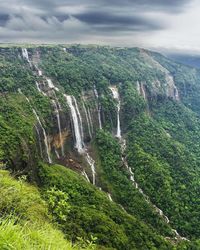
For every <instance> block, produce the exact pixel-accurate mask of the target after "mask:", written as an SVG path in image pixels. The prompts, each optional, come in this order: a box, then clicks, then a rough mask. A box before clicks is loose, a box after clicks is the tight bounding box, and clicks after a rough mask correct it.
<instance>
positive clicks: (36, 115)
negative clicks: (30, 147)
mask: <svg viewBox="0 0 200 250" xmlns="http://www.w3.org/2000/svg"><path fill="white" fill-rule="evenodd" d="M18 91H19V93H20V94H22V95H24V94H23V93H22V91H21V89H18ZM24 96H25V95H24ZM25 98H26V100H27V102H28V103H29V105H30V106H31V104H30V100H29V99H28V97H26V96H25ZM31 108H32V111H33V114H34V115H35V117H36V119H37V122H38V124H39V125H40V128H41V130H42V133H43V137H44V145H45V149H46V154H47V158H48V162H49V163H52V160H51V156H50V150H49V145H48V139H47V135H46V131H45V129H44V127H43V126H42V123H41V121H40V118H39V116H38V114H37V112H36V110H35V109H34V108H33V107H32V106H31ZM38 132H39V131H38Z"/></svg>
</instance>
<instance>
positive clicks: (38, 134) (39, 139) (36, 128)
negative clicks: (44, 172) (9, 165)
mask: <svg viewBox="0 0 200 250" xmlns="http://www.w3.org/2000/svg"><path fill="white" fill-rule="evenodd" d="M35 130H36V132H37V136H38V142H39V147H40V156H41V158H43V154H42V144H41V137H40V132H39V129H38V127H37V126H35Z"/></svg>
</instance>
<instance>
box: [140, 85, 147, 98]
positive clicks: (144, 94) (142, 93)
mask: <svg viewBox="0 0 200 250" xmlns="http://www.w3.org/2000/svg"><path fill="white" fill-rule="evenodd" d="M140 90H141V95H142V96H143V97H144V99H145V100H146V99H147V97H146V92H145V89H144V84H143V83H141V84H140Z"/></svg>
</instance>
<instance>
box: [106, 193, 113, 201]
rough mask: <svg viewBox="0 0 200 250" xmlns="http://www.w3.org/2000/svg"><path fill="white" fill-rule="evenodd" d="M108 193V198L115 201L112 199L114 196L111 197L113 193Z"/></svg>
mask: <svg viewBox="0 0 200 250" xmlns="http://www.w3.org/2000/svg"><path fill="white" fill-rule="evenodd" d="M107 195H108V199H109V200H110V201H113V199H112V197H111V194H110V193H107Z"/></svg>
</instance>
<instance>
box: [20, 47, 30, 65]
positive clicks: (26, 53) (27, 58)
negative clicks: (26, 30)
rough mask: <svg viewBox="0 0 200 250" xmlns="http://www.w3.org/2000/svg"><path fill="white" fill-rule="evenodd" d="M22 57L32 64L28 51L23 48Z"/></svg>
mask: <svg viewBox="0 0 200 250" xmlns="http://www.w3.org/2000/svg"><path fill="white" fill-rule="evenodd" d="M22 56H23V58H24V59H25V60H26V61H27V62H28V63H29V64H30V63H31V62H30V60H29V56H28V51H27V49H26V48H22Z"/></svg>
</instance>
